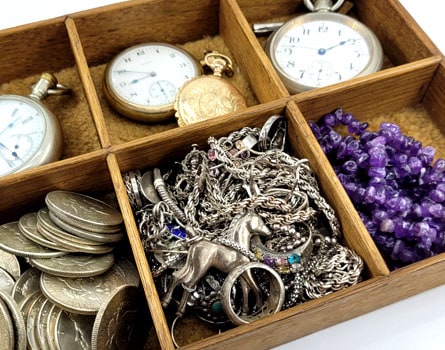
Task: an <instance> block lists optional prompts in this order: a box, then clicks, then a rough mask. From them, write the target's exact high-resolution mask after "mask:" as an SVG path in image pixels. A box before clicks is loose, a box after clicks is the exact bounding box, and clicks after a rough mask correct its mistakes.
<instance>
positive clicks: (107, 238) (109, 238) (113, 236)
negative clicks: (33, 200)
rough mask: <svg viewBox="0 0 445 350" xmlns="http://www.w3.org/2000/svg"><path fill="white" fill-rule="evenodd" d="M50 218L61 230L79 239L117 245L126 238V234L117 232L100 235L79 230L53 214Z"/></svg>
mask: <svg viewBox="0 0 445 350" xmlns="http://www.w3.org/2000/svg"><path fill="white" fill-rule="evenodd" d="M49 217H50V219H51V220H52V222H54V224H55V225H57V226H58V227H59V228H61V229H63V230H65V231H66V232H69V233H71V234H73V235H75V236H77V237H81V238H83V239H87V240H90V241H93V242H98V243H115V242H119V241H120V240H122V238H124V234H123V233H122V232H116V233H100V232H92V231H88V230H84V229H82V228H78V227H75V226H72V225H70V224H68V223H66V222H64V221H63V220H61V219H60V218H59V217H57V216H56V215H54V214H53V213H52V212H50V213H49Z"/></svg>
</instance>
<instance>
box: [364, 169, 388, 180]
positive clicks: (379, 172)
mask: <svg viewBox="0 0 445 350" xmlns="http://www.w3.org/2000/svg"><path fill="white" fill-rule="evenodd" d="M368 176H369V177H382V178H384V177H385V176H386V169H385V168H384V167H370V168H369V169H368Z"/></svg>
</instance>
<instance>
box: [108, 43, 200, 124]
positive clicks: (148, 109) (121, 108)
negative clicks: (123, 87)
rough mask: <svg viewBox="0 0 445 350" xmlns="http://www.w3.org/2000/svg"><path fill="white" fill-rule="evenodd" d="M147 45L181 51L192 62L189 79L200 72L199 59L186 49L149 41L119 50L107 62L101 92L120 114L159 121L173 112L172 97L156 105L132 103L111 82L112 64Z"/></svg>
mask: <svg viewBox="0 0 445 350" xmlns="http://www.w3.org/2000/svg"><path fill="white" fill-rule="evenodd" d="M148 46H164V47H169V48H171V49H173V50H176V51H178V52H181V53H182V54H183V55H184V56H186V57H187V58H188V59H190V62H191V63H193V67H194V69H195V75H194V76H193V77H191V79H193V78H195V77H197V76H199V75H201V74H202V66H201V64H200V63H199V61H198V60H197V59H196V58H195V57H194V56H193V55H192V54H191V53H190V52H188V51H187V50H185V49H183V48H180V47H178V46H176V45H172V44H168V43H160V42H149V43H143V44H138V45H134V46H131V47H128V48H127V49H125V50H123V51H121V52H120V53H118V54H117V55H116V56H114V57H113V59H112V60H111V61H110V62H109V63H108V64H107V67H106V69H105V74H104V79H103V92H104V96H105V98H106V100H107V101H108V103H109V104H110V105H111V106H112V107H113V108H114V109H115V110H116V111H118V112H119V113H120V114H122V115H124V116H125V117H127V118H130V119H133V120H137V121H142V122H160V121H165V120H167V119H170V118H171V117H172V116H173V114H174V107H173V105H174V99H173V100H172V102H171V103H168V104H163V105H157V106H148V105H143V104H138V103H134V102H132V101H129V100H128V99H126V98H125V97H123V96H122V95H121V94H119V93H118V92H117V91H116V89H115V88H114V86H113V83H112V72H113V67H114V65H115V64H116V63H117V62H118V61H119V60H120V59H121V58H122V57H123V56H125V55H128V53H129V52H132V51H136V50H138V49H140V48H142V47H148Z"/></svg>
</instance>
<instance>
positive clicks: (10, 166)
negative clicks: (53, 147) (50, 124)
mask: <svg viewBox="0 0 445 350" xmlns="http://www.w3.org/2000/svg"><path fill="white" fill-rule="evenodd" d="M0 116H1V118H0V176H3V175H7V174H10V173H13V172H15V171H17V170H19V169H21V168H23V167H24V165H25V164H26V163H27V162H29V161H30V160H31V159H32V158H33V157H34V156H35V155H36V154H37V153H38V152H39V150H40V148H41V146H42V143H43V140H44V139H45V136H46V131H47V127H46V121H45V117H44V115H43V113H42V110H41V109H40V108H39V107H38V105H37V104H35V103H33V102H32V101H29V102H25V100H23V99H16V98H15V97H13V96H9V97H4V96H2V97H1V98H0Z"/></svg>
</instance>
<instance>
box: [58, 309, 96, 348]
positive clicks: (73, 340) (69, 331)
mask: <svg viewBox="0 0 445 350" xmlns="http://www.w3.org/2000/svg"><path fill="white" fill-rule="evenodd" d="M94 319H95V316H94V315H78V314H74V313H71V312H67V311H63V312H62V313H60V314H59V317H58V318H57V320H56V347H57V349H58V350H88V349H91V332H92V330H93V324H94Z"/></svg>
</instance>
